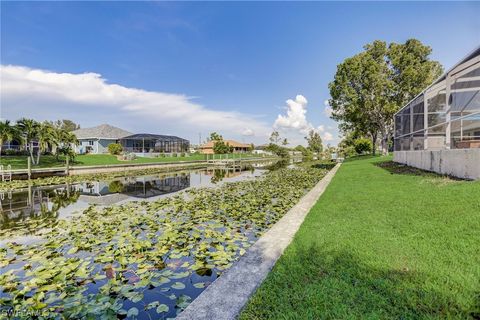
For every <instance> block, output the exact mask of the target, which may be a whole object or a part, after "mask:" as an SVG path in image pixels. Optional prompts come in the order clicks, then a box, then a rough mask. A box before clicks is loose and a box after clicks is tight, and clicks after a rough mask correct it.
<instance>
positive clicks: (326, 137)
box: [322, 132, 333, 142]
mask: <svg viewBox="0 0 480 320" xmlns="http://www.w3.org/2000/svg"><path fill="white" fill-rule="evenodd" d="M322 140H323V141H324V142H326V141H332V140H333V134H331V133H330V132H325V133H324V134H323V137H322Z"/></svg>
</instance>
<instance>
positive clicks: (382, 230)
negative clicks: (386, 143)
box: [241, 158, 480, 320]
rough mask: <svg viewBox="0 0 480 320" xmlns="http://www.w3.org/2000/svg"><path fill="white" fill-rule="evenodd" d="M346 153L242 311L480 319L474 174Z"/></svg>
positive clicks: (262, 315)
mask: <svg viewBox="0 0 480 320" xmlns="http://www.w3.org/2000/svg"><path fill="white" fill-rule="evenodd" d="M385 161H386V160H385V158H383V159H380V158H370V159H366V158H364V159H359V160H356V161H349V162H346V163H344V164H343V165H342V167H341V168H340V169H339V171H338V172H337V174H336V176H335V178H334V179H333V180H332V182H331V184H330V186H329V187H328V188H327V190H326V191H325V193H324V194H323V195H322V197H321V198H320V199H319V201H318V202H317V204H316V205H315V206H314V207H313V208H312V210H311V211H310V213H309V214H308V216H307V217H306V219H305V222H304V223H303V225H302V226H301V228H300V230H299V231H298V233H297V234H296V236H295V238H294V240H293V242H292V243H291V244H290V246H289V247H288V248H287V249H286V251H285V253H284V254H283V256H282V257H281V258H280V259H279V261H278V262H277V264H276V266H275V267H274V269H273V271H272V272H271V273H270V274H269V275H268V277H267V279H266V280H265V282H264V283H263V284H262V285H261V287H260V288H259V289H258V291H257V292H256V294H255V295H254V296H253V297H252V298H251V300H250V302H249V303H248V304H247V306H246V308H245V310H244V312H243V314H242V315H241V319H249V320H250V319H438V318H451V319H454V318H455V319H479V317H480V181H477V182H468V181H457V180H451V179H448V178H443V177H439V176H436V175H433V174H425V173H423V172H421V171H419V170H412V169H411V168H408V167H402V166H398V165H395V164H393V163H392V162H385Z"/></svg>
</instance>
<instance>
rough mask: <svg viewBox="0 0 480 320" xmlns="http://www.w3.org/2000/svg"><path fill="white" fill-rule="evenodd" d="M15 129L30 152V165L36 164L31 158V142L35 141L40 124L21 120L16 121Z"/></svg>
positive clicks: (29, 120)
mask: <svg viewBox="0 0 480 320" xmlns="http://www.w3.org/2000/svg"><path fill="white" fill-rule="evenodd" d="M17 127H18V130H19V133H20V135H21V137H22V138H23V140H24V143H25V145H26V146H27V148H28V151H29V152H30V158H31V159H32V164H36V163H35V158H34V156H33V148H34V147H33V142H34V141H35V139H37V135H38V133H39V131H40V124H39V123H38V122H37V121H35V120H33V119H27V118H22V119H20V120H18V121H17ZM37 152H40V150H37Z"/></svg>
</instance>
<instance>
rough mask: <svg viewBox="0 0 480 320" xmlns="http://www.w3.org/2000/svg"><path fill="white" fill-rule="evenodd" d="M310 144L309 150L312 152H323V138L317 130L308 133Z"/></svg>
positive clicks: (307, 138) (307, 137)
mask: <svg viewBox="0 0 480 320" xmlns="http://www.w3.org/2000/svg"><path fill="white" fill-rule="evenodd" d="M305 139H306V140H307V143H308V149H310V150H311V151H312V152H317V153H319V152H322V150H323V145H322V138H321V137H320V134H319V133H318V132H317V131H315V130H313V129H312V130H310V131H309V132H308V136H306V137H305Z"/></svg>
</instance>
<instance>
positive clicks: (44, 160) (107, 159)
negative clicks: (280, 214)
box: [0, 154, 255, 169]
mask: <svg viewBox="0 0 480 320" xmlns="http://www.w3.org/2000/svg"><path fill="white" fill-rule="evenodd" d="M222 156H223V157H226V155H222ZM253 156H255V155H252V154H229V155H228V157H229V158H231V157H236V158H239V157H242V158H245V157H253ZM210 157H211V156H210ZM215 157H216V158H218V157H220V155H215ZM205 159H206V158H205V155H203V154H192V155H190V156H187V157H159V158H147V157H137V159H135V160H133V161H120V160H117V157H116V156H112V155H109V154H91V155H90V154H88V155H78V156H76V157H75V162H74V163H72V164H71V165H73V166H95V165H109V164H131V163H152V162H175V161H193V160H205ZM0 164H2V165H4V166H7V165H9V164H10V165H11V166H12V169H26V168H27V156H2V157H1V158H0ZM62 166H65V158H64V157H60V159H59V161H57V160H56V159H55V157H54V156H50V155H47V156H41V157H40V164H39V165H38V166H32V168H50V167H62Z"/></svg>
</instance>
